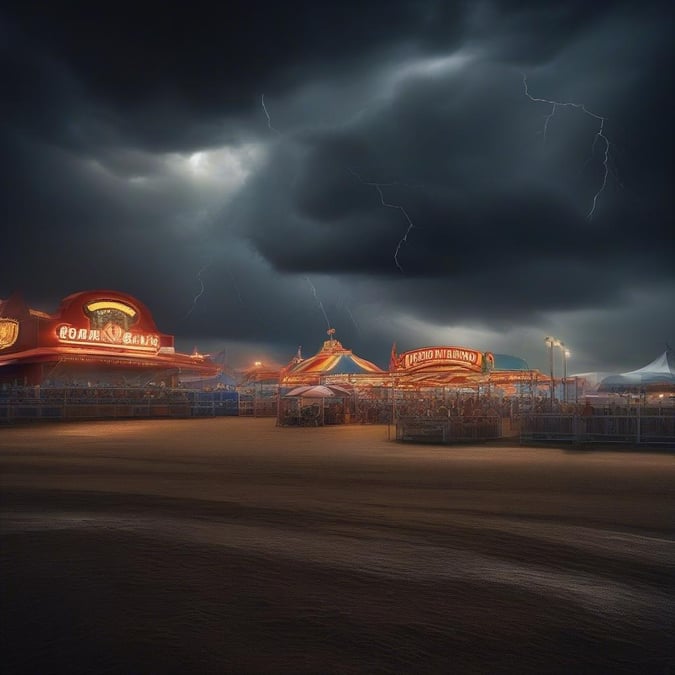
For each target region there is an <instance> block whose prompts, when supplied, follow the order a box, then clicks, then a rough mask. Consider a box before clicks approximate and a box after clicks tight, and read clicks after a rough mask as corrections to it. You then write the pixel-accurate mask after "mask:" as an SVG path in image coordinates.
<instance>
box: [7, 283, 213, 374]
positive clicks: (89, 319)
mask: <svg viewBox="0 0 675 675" xmlns="http://www.w3.org/2000/svg"><path fill="white" fill-rule="evenodd" d="M217 373H218V366H217V365H216V364H214V363H212V362H211V361H209V360H208V359H206V358H205V357H203V356H199V355H188V354H181V353H178V352H176V350H175V348H174V338H173V336H172V335H168V334H166V333H162V332H160V331H159V330H158V328H157V326H156V324H155V321H154V319H153V317H152V314H151V313H150V310H149V309H148V308H147V307H146V306H145V305H144V304H143V303H142V302H140V301H139V300H137V299H136V298H134V297H132V296H130V295H127V294H125V293H120V292H118V291H107V290H98V291H84V292H80V293H75V294H73V295H70V296H68V297H67V298H64V299H63V300H62V301H61V304H60V306H59V308H58V310H57V311H56V312H55V313H54V314H48V313H46V312H42V311H39V310H35V309H32V308H30V307H29V306H28V305H27V304H26V303H25V302H24V300H23V298H22V297H21V296H20V295H18V294H15V295H13V296H11V297H10V298H8V299H6V300H0V384H5V385H7V384H10V385H18V386H22V385H23V386H29V385H30V386H34V385H49V384H61V385H83V384H84V385H86V384H94V383H95V384H102V385H114V384H125V385H128V384H144V383H146V382H149V381H151V380H155V381H158V382H164V383H165V384H166V385H176V384H177V383H178V379H179V377H180V376H181V375H186V376H188V375H189V376H195V375H197V376H202V377H214V376H215V375H217Z"/></svg>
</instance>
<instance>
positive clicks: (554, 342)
mask: <svg viewBox="0 0 675 675" xmlns="http://www.w3.org/2000/svg"><path fill="white" fill-rule="evenodd" d="M544 342H545V343H546V344H547V345H548V348H549V364H550V368H551V412H553V396H554V393H555V379H554V377H553V347H555V346H556V345H557V344H558V342H559V340H558V339H557V338H554V337H550V336H548V335H547V336H546V337H545V338H544Z"/></svg>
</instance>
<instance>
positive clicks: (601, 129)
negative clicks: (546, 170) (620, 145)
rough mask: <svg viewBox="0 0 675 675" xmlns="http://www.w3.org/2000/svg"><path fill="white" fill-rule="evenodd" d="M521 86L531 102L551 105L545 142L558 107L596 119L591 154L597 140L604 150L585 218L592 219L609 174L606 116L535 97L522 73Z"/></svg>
mask: <svg viewBox="0 0 675 675" xmlns="http://www.w3.org/2000/svg"><path fill="white" fill-rule="evenodd" d="M523 88H524V89H525V96H527V98H528V99H529V100H530V101H532V102H533V103H547V104H548V105H550V106H551V112H550V113H549V114H548V115H546V117H545V121H544V131H543V135H544V142H546V134H547V133H548V125H549V123H550V122H551V120H552V119H553V117H554V116H555V114H556V111H557V110H558V108H576V109H577V110H581V111H582V112H583V113H584V115H588V116H589V117H592V118H593V119H595V120H598V123H599V124H598V130H597V131H596V132H595V135H594V137H593V144H592V146H591V156H593V155H594V154H595V147H596V145H597V144H598V141H599V140H600V141H601V142H602V143H603V145H604V151H603V153H602V166H603V169H604V171H603V176H602V182H601V184H600V188H599V189H598V190H597V191H596V193H595V194H594V195H593V204H592V205H591V209H590V211H589V212H588V213H587V214H586V219H587V220H589V221H590V220H592V219H593V214H594V213H595V207H596V206H597V204H598V199H599V198H600V195H601V194H602V193H603V192H604V191H605V188H606V187H607V177H608V176H609V147H610V143H609V139H608V138H607V136H605V122H606V121H607V118H606V117H603V116H602V115H598V114H597V113H594V112H593V111H592V110H589V109H588V108H587V107H586V106H585V105H584V104H583V103H570V102H561V101H551V100H549V99H547V98H536V97H534V96H532V95H531V94H530V91H529V89H528V87H527V75H525V73H523Z"/></svg>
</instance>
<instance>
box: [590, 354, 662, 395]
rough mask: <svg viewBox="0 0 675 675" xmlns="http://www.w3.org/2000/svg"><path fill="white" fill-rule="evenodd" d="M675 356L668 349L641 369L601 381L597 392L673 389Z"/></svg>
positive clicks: (611, 376)
mask: <svg viewBox="0 0 675 675" xmlns="http://www.w3.org/2000/svg"><path fill="white" fill-rule="evenodd" d="M674 364H675V355H674V354H673V350H672V349H671V348H670V347H668V348H666V351H665V352H663V354H661V356H659V357H658V358H656V359H654V360H653V361H652V362H651V363H648V364H647V365H646V366H643V367H642V368H638V369H637V370H630V371H628V372H627V373H621V374H620V375H610V376H609V377H606V378H604V379H603V380H602V382H601V383H600V386H599V387H598V391H622V390H626V389H634V388H640V387H642V388H649V389H652V390H653V389H659V388H664V389H669V388H671V387H675V365H674Z"/></svg>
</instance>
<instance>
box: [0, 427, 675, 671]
mask: <svg viewBox="0 0 675 675" xmlns="http://www.w3.org/2000/svg"><path fill="white" fill-rule="evenodd" d="M0 574H1V579H2V585H1V587H0V588H1V590H0V593H1V595H0V649H1V652H2V653H1V658H2V663H3V664H5V667H3V670H4V671H5V672H11V673H49V672H53V673H94V672H106V673H191V672H195V673H211V672H213V673H222V672H227V673H409V672H415V673H447V672H459V673H462V672H467V673H468V672H471V673H473V672H475V673H479V672H480V673H484V672H491V673H495V672H519V673H522V672H533V673H534V672H537V673H548V672H551V673H553V672H555V673H569V672H607V673H635V672H640V673H669V672H675V653H674V651H673V641H672V635H673V633H674V631H675V603H674V601H673V598H674V597H675V593H674V591H675V456H674V455H673V454H670V453H645V452H631V451H621V452H612V451H588V450H586V451H565V450H559V449H551V448H547V449H541V448H522V447H518V446H514V447H496V446H493V447H491V446H475V447H471V446H458V447H437V446H422V445H412V444H399V443H395V442H394V441H390V440H388V429H387V427H382V426H348V427H319V428H292V427H290V428H281V427H276V426H275V424H274V420H270V419H243V418H220V419H204V420H167V421H161V420H152V421H143V420H132V421H116V422H83V423H72V424H48V425H37V426H35V425H33V426H19V427H10V428H2V429H0Z"/></svg>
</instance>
